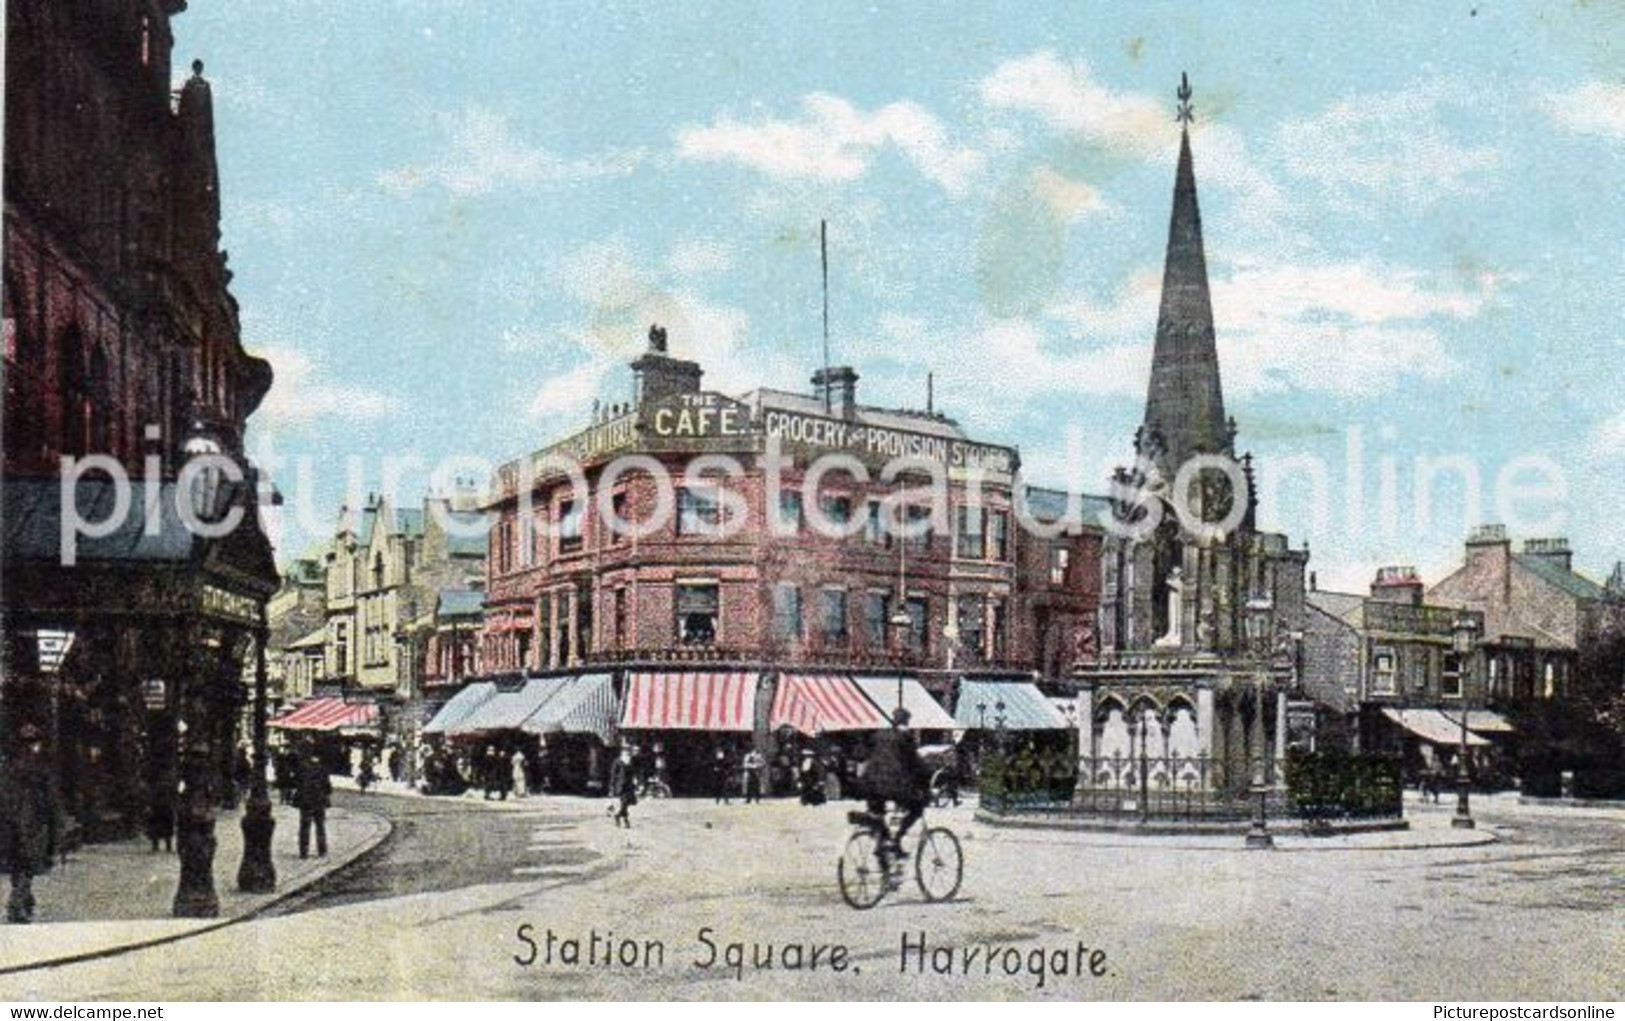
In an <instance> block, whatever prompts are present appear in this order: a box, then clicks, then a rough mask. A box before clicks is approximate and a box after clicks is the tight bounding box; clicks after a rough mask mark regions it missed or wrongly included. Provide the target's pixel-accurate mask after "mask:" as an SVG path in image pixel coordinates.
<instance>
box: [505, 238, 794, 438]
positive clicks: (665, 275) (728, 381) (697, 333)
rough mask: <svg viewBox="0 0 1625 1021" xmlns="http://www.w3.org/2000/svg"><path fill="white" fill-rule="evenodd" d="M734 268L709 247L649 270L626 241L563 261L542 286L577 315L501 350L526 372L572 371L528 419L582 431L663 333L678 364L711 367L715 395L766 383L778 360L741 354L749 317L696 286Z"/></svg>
mask: <svg viewBox="0 0 1625 1021" xmlns="http://www.w3.org/2000/svg"><path fill="white" fill-rule="evenodd" d="M727 261H728V260H727V253H726V251H725V250H724V249H721V248H720V247H718V246H715V245H712V244H710V243H708V242H679V243H678V244H677V245H674V246H673V248H672V250H671V251H670V252H669V253H668V254H667V256H666V258H665V259H664V260H657V261H656V262H655V263H654V264H653V265H652V266H651V265H646V264H644V263H641V262H640V261H639V260H638V259H637V257H636V255H635V254H634V252H633V250H632V249H631V247H630V246H628V245H627V244H626V243H625V242H623V241H621V240H619V239H611V240H608V241H602V242H597V243H594V244H590V245H586V246H583V247H582V248H580V249H578V250H576V251H574V252H571V253H568V254H567V255H565V256H564V257H562V258H560V259H558V260H556V261H555V262H554V263H553V264H552V265H551V266H550V267H548V269H547V270H546V272H545V274H544V278H545V279H544V281H543V282H542V285H541V286H542V287H543V288H545V289H546V290H547V291H550V292H554V293H556V294H558V295H559V296H561V297H563V298H564V299H565V301H566V302H567V304H568V305H569V311H568V312H567V313H566V314H565V315H564V316H563V317H562V318H560V319H557V320H556V321H554V322H552V323H549V324H547V325H538V324H534V323H522V324H518V325H515V326H512V327H510V328H509V329H507V330H505V331H504V333H503V346H504V347H505V348H506V349H507V350H509V351H514V352H522V353H524V354H525V355H526V356H527V361H528V362H531V363H534V362H535V361H536V359H535V358H534V356H535V355H537V354H545V355H548V356H550V357H549V358H548V362H549V364H550V365H551V364H557V363H559V362H564V363H566V364H569V363H573V364H572V365H571V367H570V368H568V369H565V370H563V371H562V372H561V371H558V370H556V369H550V371H549V374H548V376H547V378H546V379H545V380H544V381H543V382H542V384H541V385H540V386H539V387H538V389H537V390H536V393H535V395H534V397H533V398H532V400H531V402H530V406H529V408H528V414H529V416H530V418H531V419H533V420H555V421H559V422H561V423H563V422H568V423H571V424H575V423H578V422H579V420H580V419H581V418H582V416H583V415H584V414H585V413H586V412H587V411H588V409H589V408H590V407H591V405H592V402H593V401H594V400H595V399H598V400H604V401H614V400H617V399H618V398H616V397H615V396H614V395H613V394H612V393H611V392H610V390H611V385H610V384H611V379H612V377H613V375H614V374H615V373H616V372H619V371H623V370H624V367H625V365H626V363H627V362H628V361H630V360H631V359H632V358H633V357H635V356H636V355H637V353H638V352H639V351H641V350H643V348H644V345H645V343H646V339H647V336H648V330H649V327H650V325H651V324H656V323H658V324H659V325H661V326H663V327H665V329H666V332H667V336H668V343H669V344H670V346H671V352H672V354H674V355H675V356H677V357H680V358H683V357H690V358H698V359H700V360H701V361H702V362H703V367H704V368H705V371H706V381H705V382H706V386H707V387H709V388H716V389H724V390H728V389H743V388H745V387H748V386H754V385H757V384H759V383H760V382H762V375H763V372H764V366H767V367H770V366H772V364H773V360H772V358H771V356H769V357H766V358H764V357H761V356H759V355H758V354H756V353H746V352H745V351H744V350H743V348H744V345H745V342H746V339H747V337H748V334H749V328H750V317H749V316H748V315H747V314H746V313H745V312H744V311H743V310H742V309H739V308H736V307H734V306H731V305H726V304H721V303H718V302H715V301H712V300H711V299H709V298H708V297H706V296H705V295H704V294H702V293H701V292H700V291H698V290H697V289H696V288H695V286H694V278H695V277H697V276H701V275H704V274H706V273H710V272H715V271H717V268H718V266H719V265H720V264H723V263H725V262H727ZM655 267H660V268H658V269H657V268H655ZM554 307H556V306H554ZM702 356H703V357H702Z"/></svg>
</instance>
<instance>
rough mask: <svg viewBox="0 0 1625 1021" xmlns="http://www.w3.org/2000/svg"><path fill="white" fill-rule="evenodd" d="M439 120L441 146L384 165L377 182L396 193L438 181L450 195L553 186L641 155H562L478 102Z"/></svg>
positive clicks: (619, 169)
mask: <svg viewBox="0 0 1625 1021" xmlns="http://www.w3.org/2000/svg"><path fill="white" fill-rule="evenodd" d="M441 120H442V123H443V126H444V127H445V129H446V132H447V134H448V135H449V136H450V137H449V145H448V146H447V148H446V150H445V151H444V152H442V153H440V154H439V155H437V156H436V157H435V158H433V159H431V160H429V161H428V162H425V163H421V164H418V165H415V166H405V167H397V168H395V169H393V170H386V171H384V172H383V173H381V174H379V175H378V183H379V184H380V185H381V186H383V187H384V188H385V189H386V190H388V191H391V192H394V193H395V194H399V195H408V194H411V193H412V192H414V191H417V190H418V189H420V188H423V187H426V186H428V185H438V186H440V187H442V188H444V189H445V190H446V191H449V192H451V193H452V194H453V195H460V196H468V195H484V194H488V193H490V192H492V191H496V190H498V189H502V188H540V187H554V186H558V185H563V184H569V183H571V182H574V181H584V180H591V179H593V178H600V177H620V176H624V175H626V174H628V173H631V172H632V170H633V169H634V168H635V167H636V166H637V164H638V163H639V162H640V161H641V160H642V154H641V153H639V152H638V151H636V150H626V151H620V152H608V153H602V154H598V155H595V156H591V157H587V158H585V159H575V160H566V159H562V158H560V157H558V156H556V155H554V154H553V153H550V152H548V151H547V150H545V149H542V148H538V147H535V146H531V145H527V144H526V143H525V142H524V141H522V140H521V139H519V138H518V137H516V136H515V134H514V131H513V127H512V125H511V124H510V122H509V119H508V117H506V116H504V115H502V114H498V113H493V112H491V111H489V110H482V109H479V108H469V109H467V110H465V111H464V112H463V113H462V114H461V115H459V116H456V117H449V116H448V117H442V118H441Z"/></svg>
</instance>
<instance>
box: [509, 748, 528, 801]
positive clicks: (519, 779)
mask: <svg viewBox="0 0 1625 1021" xmlns="http://www.w3.org/2000/svg"><path fill="white" fill-rule="evenodd" d="M508 771H509V773H510V774H511V775H512V782H513V796H514V797H515V798H523V797H524V796H525V795H527V794H529V793H530V777H529V776H528V775H527V774H526V765H525V753H524V752H523V751H515V752H514V753H513V758H512V759H511V760H510V761H509V763H508Z"/></svg>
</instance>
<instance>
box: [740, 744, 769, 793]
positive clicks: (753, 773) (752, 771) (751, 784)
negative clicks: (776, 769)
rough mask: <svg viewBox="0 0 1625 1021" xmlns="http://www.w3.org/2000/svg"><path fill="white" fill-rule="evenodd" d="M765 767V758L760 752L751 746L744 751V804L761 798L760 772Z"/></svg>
mask: <svg viewBox="0 0 1625 1021" xmlns="http://www.w3.org/2000/svg"><path fill="white" fill-rule="evenodd" d="M766 769H767V759H766V758H765V757H764V756H763V755H762V753H761V752H759V751H757V750H756V749H755V748H752V749H751V750H750V751H748V752H746V753H745V761H744V770H745V804H747V805H748V804H750V803H752V802H756V803H758V804H760V803H761V800H762V773H763V771H765V770H766Z"/></svg>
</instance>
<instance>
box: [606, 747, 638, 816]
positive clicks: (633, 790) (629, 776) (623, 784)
mask: <svg viewBox="0 0 1625 1021" xmlns="http://www.w3.org/2000/svg"><path fill="white" fill-rule="evenodd" d="M609 793H610V796H611V797H614V798H618V799H619V801H620V807H619V808H617V809H615V825H616V826H617V827H620V826H625V827H626V828H627V829H631V828H632V816H631V810H632V806H633V805H635V804H637V803H638V774H637V767H636V766H635V765H634V764H633V762H632V749H631V748H626V747H623V748H622V749H621V754H620V757H619V758H617V759H616V760H615V764H614V765H613V766H611V767H610V770H609Z"/></svg>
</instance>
